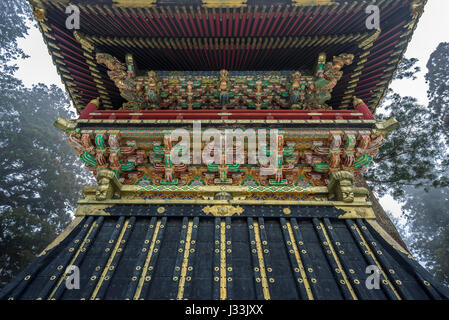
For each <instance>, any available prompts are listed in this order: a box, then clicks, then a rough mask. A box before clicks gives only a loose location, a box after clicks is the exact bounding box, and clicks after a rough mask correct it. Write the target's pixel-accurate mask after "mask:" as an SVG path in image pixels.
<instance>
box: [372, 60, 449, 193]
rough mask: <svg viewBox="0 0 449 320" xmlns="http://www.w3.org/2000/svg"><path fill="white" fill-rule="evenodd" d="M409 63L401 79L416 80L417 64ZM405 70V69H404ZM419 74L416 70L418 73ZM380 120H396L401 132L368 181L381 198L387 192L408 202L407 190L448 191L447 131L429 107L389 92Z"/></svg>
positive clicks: (392, 135)
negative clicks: (409, 188) (444, 189)
mask: <svg viewBox="0 0 449 320" xmlns="http://www.w3.org/2000/svg"><path fill="white" fill-rule="evenodd" d="M410 61H411V60H407V59H405V60H404V61H403V63H402V64H401V67H400V68H399V73H398V77H399V78H400V79H404V78H413V77H414V74H415V73H414V72H411V73H410V72H409V71H408V70H409V69H410V68H411V67H413V65H414V64H415V63H416V62H417V60H416V59H414V60H413V61H414V63H410ZM404 66H405V67H404ZM415 70H416V69H415ZM376 116H377V118H378V119H387V118H390V117H395V118H396V119H397V120H398V122H399V128H398V129H396V130H394V131H392V132H391V133H390V134H389V135H388V138H387V141H386V143H385V145H384V146H383V147H382V148H381V149H380V150H379V153H378V155H377V156H376V157H375V159H374V163H373V165H372V166H371V167H370V169H369V170H368V172H367V173H366V174H365V179H366V181H367V182H368V184H369V185H370V187H372V188H373V190H374V191H375V192H376V193H377V194H378V195H379V196H383V195H385V194H386V193H387V192H389V193H391V194H392V196H393V197H394V198H395V199H396V200H398V201H403V200H404V199H405V193H404V187H405V186H416V187H421V186H422V187H425V188H430V187H445V186H448V185H449V179H448V177H447V175H446V174H445V172H446V170H447V168H448V162H447V155H446V154H447V153H446V146H445V145H444V144H443V143H441V137H442V136H443V132H442V131H443V130H442V128H441V126H439V125H438V119H437V117H435V115H434V113H432V112H431V110H430V107H429V106H427V107H426V106H423V105H420V104H419V103H418V102H417V100H416V99H415V98H413V97H402V96H400V95H399V94H397V93H394V92H393V91H392V90H389V92H388V94H387V96H386V98H385V99H384V101H383V103H382V108H381V111H380V113H379V114H377V115H376Z"/></svg>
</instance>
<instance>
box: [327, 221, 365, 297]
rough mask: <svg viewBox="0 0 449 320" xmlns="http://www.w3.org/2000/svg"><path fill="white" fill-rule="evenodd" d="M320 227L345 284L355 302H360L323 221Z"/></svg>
mask: <svg viewBox="0 0 449 320" xmlns="http://www.w3.org/2000/svg"><path fill="white" fill-rule="evenodd" d="M320 227H321V230H322V231H323V235H324V237H325V238H326V241H327V243H328V245H329V249H330V250H331V252H332V256H333V257H334V260H335V262H336V263H337V266H338V269H339V270H340V272H341V275H342V276H343V279H344V280H345V284H346V286H347V287H348V289H349V292H350V293H351V296H352V298H353V299H354V300H358V298H357V296H356V294H355V292H354V289H353V288H352V286H351V283H350V282H349V279H348V277H347V276H346V273H345V270H344V269H343V266H342V265H341V262H340V259H338V256H337V253H336V252H335V249H334V246H333V245H332V241H331V240H330V238H329V235H328V234H327V231H326V227H325V226H324V224H323V223H322V222H321V221H320Z"/></svg>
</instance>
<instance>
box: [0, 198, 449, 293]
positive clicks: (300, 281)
mask: <svg viewBox="0 0 449 320" xmlns="http://www.w3.org/2000/svg"><path fill="white" fill-rule="evenodd" d="M164 207H165V208H164V210H160V207H158V206H149V205H115V206H113V207H111V208H109V209H105V212H106V213H107V214H109V215H110V216H96V217H95V216H89V217H84V218H82V220H81V222H80V223H79V224H78V225H77V226H76V227H75V228H74V229H73V230H72V231H71V232H70V234H68V236H67V237H66V238H65V239H64V240H63V241H62V242H60V243H59V244H58V245H57V246H55V247H54V248H52V249H50V250H49V251H47V252H46V254H44V255H41V256H40V257H39V258H38V259H37V260H36V261H35V262H34V263H32V264H31V266H30V267H29V268H28V269H26V270H25V271H24V272H22V273H21V274H20V275H19V276H18V277H17V278H16V279H15V280H14V281H13V282H11V283H10V284H9V285H8V286H7V287H6V288H5V289H4V291H3V292H2V293H1V294H0V299H1V298H2V299H8V298H14V299H36V298H41V299H133V298H134V299H180V298H181V299H185V298H187V299H189V300H190V299H221V298H226V299H237V300H238V299H245V300H247V299H308V298H309V299H310V298H313V299H327V300H329V299H336V300H338V299H354V298H357V299H398V297H400V298H401V299H441V298H448V297H449V294H448V293H447V290H445V289H444V288H442V287H441V286H440V285H439V284H438V283H436V282H435V281H434V280H433V279H432V277H431V276H430V274H428V273H427V272H426V271H425V270H424V269H423V268H422V267H421V266H420V265H419V264H418V263H417V262H416V261H414V260H413V259H411V257H410V256H407V255H406V254H404V253H402V252H400V251H398V250H396V249H394V248H393V247H392V246H390V245H389V244H388V243H387V242H386V241H384V239H383V238H382V237H381V236H380V235H379V234H378V233H377V232H376V231H375V230H374V229H373V228H372V227H371V226H370V225H369V223H367V221H366V220H362V219H358V220H351V219H338V218H337V217H338V216H339V215H340V214H341V213H342V212H341V210H339V209H336V208H334V207H313V206H311V207H296V208H294V207H292V208H291V209H292V211H291V212H290V216H289V217H288V218H284V217H281V215H280V214H279V213H278V212H279V211H281V210H282V208H281V207H280V206H274V205H273V206H270V205H267V206H263V207H259V206H248V205H242V208H243V209H244V213H243V214H241V215H240V216H233V217H212V216H206V215H205V214H204V213H203V212H202V209H201V208H202V207H201V206H199V205H166V206H164ZM156 212H157V213H156ZM68 265H76V266H78V267H79V270H80V289H79V290H75V289H74V290H68V289H67V288H66V285H65V282H64V281H63V280H62V279H63V277H64V271H65V270H66V267H67V266H68ZM369 265H374V266H378V267H379V268H380V270H381V276H380V279H381V283H380V289H372V290H370V289H367V287H366V285H365V280H366V279H367V277H368V275H367V274H366V268H367V267H368V266H369ZM385 277H387V278H388V281H386V280H387V279H386V278H385Z"/></svg>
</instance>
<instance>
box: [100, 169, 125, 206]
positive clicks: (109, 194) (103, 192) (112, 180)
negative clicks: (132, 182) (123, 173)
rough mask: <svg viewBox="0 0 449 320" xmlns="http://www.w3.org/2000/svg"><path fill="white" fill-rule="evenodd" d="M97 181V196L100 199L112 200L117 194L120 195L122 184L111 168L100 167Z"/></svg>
mask: <svg viewBox="0 0 449 320" xmlns="http://www.w3.org/2000/svg"><path fill="white" fill-rule="evenodd" d="M97 182H98V186H97V187H96V191H95V198H96V199H97V200H98V201H104V200H110V199H112V198H113V197H114V195H116V194H118V195H119V196H120V190H121V184H120V182H119V181H118V179H117V176H116V175H115V173H114V172H112V171H111V170H108V169H104V168H100V169H99V170H98V171H97Z"/></svg>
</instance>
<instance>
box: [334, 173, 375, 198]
mask: <svg viewBox="0 0 449 320" xmlns="http://www.w3.org/2000/svg"><path fill="white" fill-rule="evenodd" d="M328 189H329V199H332V198H334V197H336V198H337V200H339V201H343V202H354V200H355V199H357V200H358V201H360V200H361V201H366V197H367V196H368V194H369V192H368V190H367V189H365V188H356V187H354V176H353V174H352V173H351V172H349V171H337V172H334V173H332V174H331V179H330V182H329V186H328ZM360 198H361V199H360Z"/></svg>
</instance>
